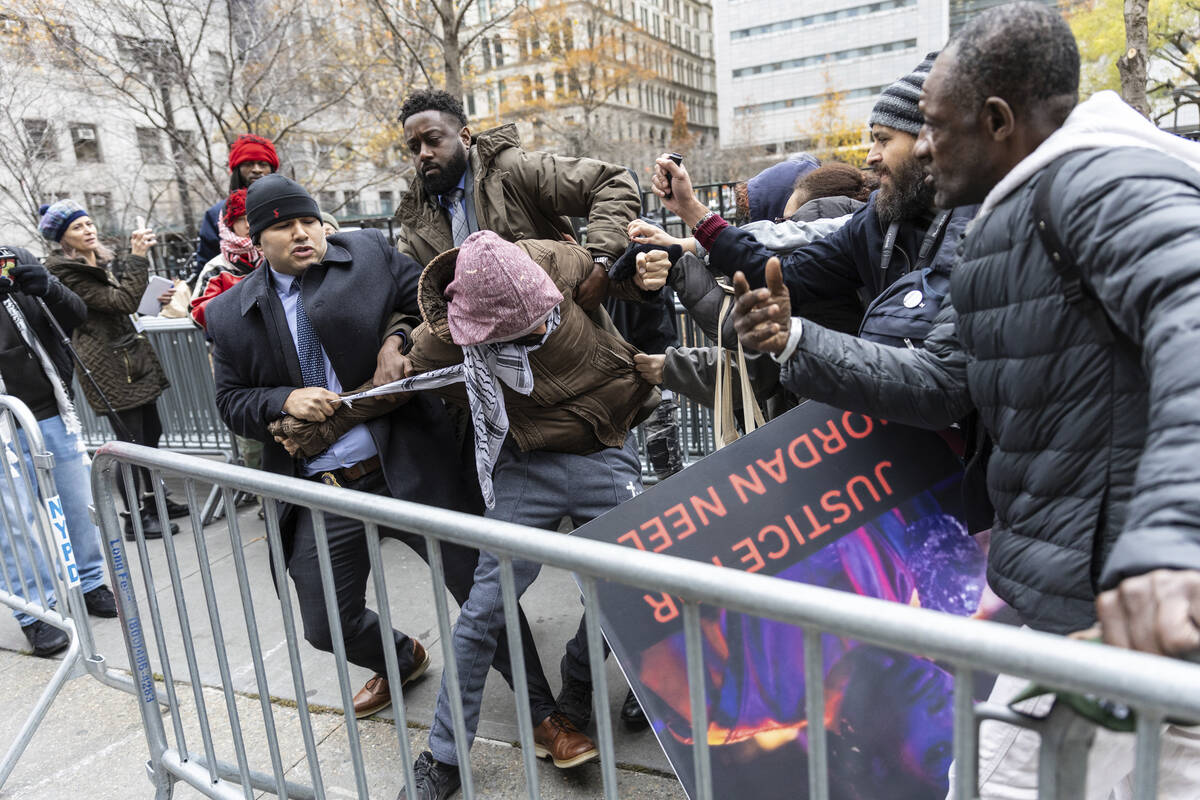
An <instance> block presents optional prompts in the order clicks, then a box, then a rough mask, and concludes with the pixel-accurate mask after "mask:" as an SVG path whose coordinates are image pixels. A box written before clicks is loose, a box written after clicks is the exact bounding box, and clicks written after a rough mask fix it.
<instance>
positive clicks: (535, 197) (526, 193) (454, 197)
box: [396, 89, 642, 312]
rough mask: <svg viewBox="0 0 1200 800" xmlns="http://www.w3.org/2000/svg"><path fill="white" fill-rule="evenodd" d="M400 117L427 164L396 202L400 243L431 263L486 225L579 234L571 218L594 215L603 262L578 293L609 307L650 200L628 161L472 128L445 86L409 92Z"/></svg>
mask: <svg viewBox="0 0 1200 800" xmlns="http://www.w3.org/2000/svg"><path fill="white" fill-rule="evenodd" d="M400 122H401V123H402V124H403V125H404V140H405V144H406V145H407V147H408V151H409V153H410V154H411V155H412V159H413V165H414V166H415V168H416V172H417V175H416V179H415V180H414V181H413V183H412V187H411V188H410V189H409V190H408V193H407V194H405V196H404V197H403V198H402V199H401V201H400V206H399V208H398V209H397V210H396V219H397V221H398V222H399V223H400V226H401V227H400V235H399V238H398V239H397V242H396V246H397V247H398V248H399V249H400V252H402V253H404V254H405V255H408V256H411V257H412V258H413V259H415V260H416V261H417V263H419V264H428V263H429V262H430V261H432V260H433V259H434V257H435V256H437V255H439V254H440V253H444V252H446V251H447V250H451V249H453V248H455V247H457V246H458V245H460V244H462V242H463V240H464V239H466V238H467V236H469V235H470V234H472V233H474V232H475V231H478V230H490V231H495V232H496V233H498V234H500V236H501V237H502V238H504V239H507V240H508V241H510V242H515V241H518V240H521V239H564V240H573V239H574V236H573V232H572V228H571V223H570V221H569V220H568V219H567V217H586V218H587V221H588V222H587V244H586V245H585V247H586V248H587V250H588V252H589V253H590V254H591V256H592V259H593V262H594V266H593V268H592V272H591V274H590V275H589V276H588V277H587V279H586V280H585V281H584V282H583V283H581V284H580V285H579V287H578V288H577V289H576V292H575V301H576V302H577V303H578V304H579V305H580V306H581V307H582V308H583V309H584V310H585V311H589V312H590V311H594V310H595V309H596V308H598V307H599V305H600V304H601V303H602V302H603V300H604V297H605V296H606V294H607V292H608V267H609V266H610V264H611V262H612V261H615V260H616V258H617V257H618V256H620V255H621V254H622V253H623V252H625V248H626V247H627V246H628V245H629V236H628V234H627V232H626V231H627V228H628V226H629V223H630V222H631V221H632V220H633V219H634V218H635V217H637V215H638V213H639V212H640V210H641V207H642V203H641V198H640V197H639V196H638V191H637V187H636V186H635V185H634V182H633V179H632V178H631V177H630V176H629V172H628V171H627V170H626V169H625V168H624V167H621V166H618V165H616V164H606V163H604V162H602V161H597V160H595V159H591V158H566V157H563V156H556V155H552V154H550V153H541V152H536V151H527V150H522V149H521V142H520V139H519V138H518V136H517V128H516V126H515V125H502V126H501V127H499V128H493V129H492V130H488V131H484V132H482V133H480V134H477V135H474V136H472V134H471V131H470V129H469V128H468V127H467V118H466V115H465V114H464V113H463V108H462V104H461V103H460V102H459V101H458V100H457V99H456V98H455V97H454V96H452V95H450V94H448V93H446V92H443V91H441V90H436V89H435V90H423V91H418V92H414V93H413V94H411V95H409V97H408V98H407V99H406V100H405V101H404V105H403V107H402V108H401V110H400Z"/></svg>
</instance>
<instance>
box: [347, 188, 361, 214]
mask: <svg viewBox="0 0 1200 800" xmlns="http://www.w3.org/2000/svg"><path fill="white" fill-rule="evenodd" d="M343 213H345V214H346V215H348V216H351V217H359V216H362V197H361V196H360V195H359V193H358V191H357V190H355V189H347V190H346V207H345V210H344V212H343Z"/></svg>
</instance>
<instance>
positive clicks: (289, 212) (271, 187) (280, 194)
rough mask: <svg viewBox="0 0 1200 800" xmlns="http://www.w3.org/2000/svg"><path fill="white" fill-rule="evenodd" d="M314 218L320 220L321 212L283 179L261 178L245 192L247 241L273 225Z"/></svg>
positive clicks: (306, 195) (305, 194)
mask: <svg viewBox="0 0 1200 800" xmlns="http://www.w3.org/2000/svg"><path fill="white" fill-rule="evenodd" d="M297 217H314V218H316V219H318V220H319V219H321V209H320V208H319V207H318V206H317V201H316V200H313V199H312V195H310V194H309V193H308V192H306V191H304V187H302V186H301V185H300V184H298V183H296V182H295V181H294V180H291V179H290V178H285V177H283V176H282V175H264V176H263V177H261V178H259V179H258V180H256V181H255V182H254V183H252V184H250V188H249V189H247V190H246V221H247V222H249V223H250V239H251V241H253V242H254V243H255V244H258V237H259V236H260V235H261V234H262V232H263V231H265V230H266V229H267V228H269V227H271V226H272V225H274V224H275V223H276V222H283V221H284V220H289V219H296V218H297Z"/></svg>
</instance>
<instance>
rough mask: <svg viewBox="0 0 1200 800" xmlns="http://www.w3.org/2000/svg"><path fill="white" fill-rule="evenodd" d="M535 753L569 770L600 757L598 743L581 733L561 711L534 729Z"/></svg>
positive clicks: (560, 767)
mask: <svg viewBox="0 0 1200 800" xmlns="http://www.w3.org/2000/svg"><path fill="white" fill-rule="evenodd" d="M533 752H534V753H535V754H536V755H537V757H538V758H546V757H549V758H550V759H551V760H553V761H554V766H556V767H558V768H559V769H569V768H571V767H578V766H579V765H580V764H586V763H587V762H589V761H592V760H594V759H597V758H599V757H600V751H599V750H597V749H596V743H595V742H593V741H592V740H591V739H590V738H588V736H587V734H584V733H581V732H580V731H579V729H578V728H576V727H575V726H574V725H573V724H572V723H571V720H569V719H567V716H566V715H565V714H563V713H562V712H561V711H555V712H554V713H553V714H551V715H550V716H548V717H546V718H545V719H544V720H542V724H540V725H538V726H537V727H536V728H534V729H533Z"/></svg>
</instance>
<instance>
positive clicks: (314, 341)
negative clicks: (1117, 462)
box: [294, 279, 329, 389]
mask: <svg viewBox="0 0 1200 800" xmlns="http://www.w3.org/2000/svg"><path fill="white" fill-rule="evenodd" d="M294 287H295V288H294V290H295V292H296V355H298V356H299V357H300V374H301V375H302V376H303V377H304V385H305V386H320V387H321V388H322V389H328V388H329V386H328V385H327V384H326V383H325V357H324V353H322V351H321V340H320V339H318V338H317V332H316V331H315V330H313V326H312V322H310V321H309V319H308V314H307V313H306V312H305V310H304V292H303V291H301V287H300V281H299V280H298V279H297V280H296V283H295V284H294Z"/></svg>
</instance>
